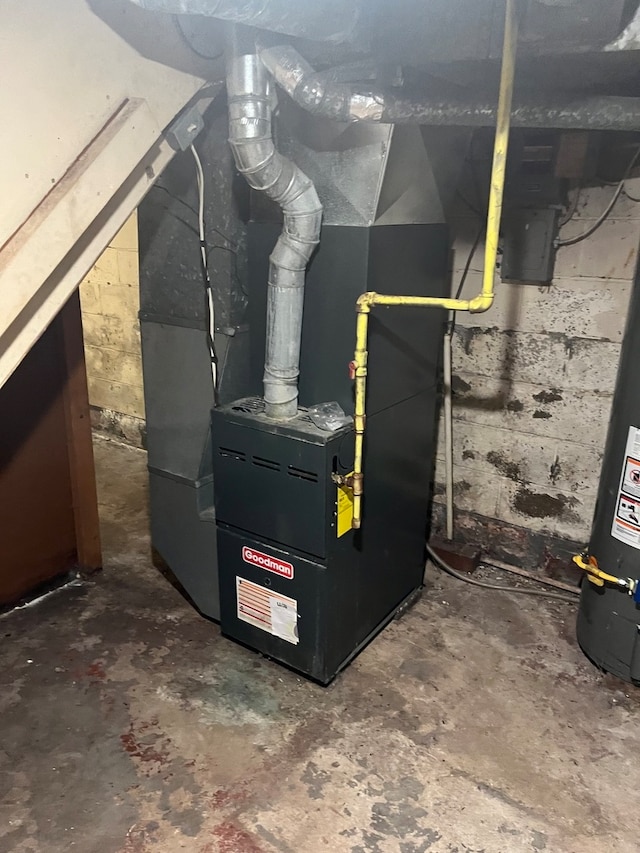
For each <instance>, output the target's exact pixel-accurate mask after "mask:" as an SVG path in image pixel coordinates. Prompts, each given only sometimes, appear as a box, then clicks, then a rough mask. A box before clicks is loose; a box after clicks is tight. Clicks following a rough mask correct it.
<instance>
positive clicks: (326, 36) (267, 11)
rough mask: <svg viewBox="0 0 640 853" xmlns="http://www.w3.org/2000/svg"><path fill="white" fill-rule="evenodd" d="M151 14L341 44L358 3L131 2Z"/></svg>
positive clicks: (354, 0)
mask: <svg viewBox="0 0 640 853" xmlns="http://www.w3.org/2000/svg"><path fill="white" fill-rule="evenodd" d="M131 2H132V3H135V4H136V6H141V7H142V8H143V9H148V10H149V11H150V12H170V13H172V14H176V15H204V16H206V17H209V18H219V19H220V20H222V21H229V22H230V23H233V24H245V25H246V26H250V27H259V28H261V29H265V30H272V31H273V32H276V33H283V34H285V35H290V36H297V37H299V38H308V39H316V40H317V41H331V42H343V41H348V40H349V39H350V38H351V37H352V36H353V34H354V31H355V29H356V25H357V23H358V21H359V18H360V10H361V5H362V4H361V0H313V3H305V4H303V5H300V4H298V5H295V6H293V5H292V3H291V0H131Z"/></svg>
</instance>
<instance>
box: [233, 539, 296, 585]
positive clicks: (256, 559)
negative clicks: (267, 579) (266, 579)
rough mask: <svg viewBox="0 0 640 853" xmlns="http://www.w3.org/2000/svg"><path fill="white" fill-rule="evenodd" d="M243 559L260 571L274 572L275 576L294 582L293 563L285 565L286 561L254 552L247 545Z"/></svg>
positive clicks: (243, 551)
mask: <svg viewBox="0 0 640 853" xmlns="http://www.w3.org/2000/svg"><path fill="white" fill-rule="evenodd" d="M242 559H243V560H244V561H245V563H249V564H250V565H251V566H257V567H258V568H259V569H266V570H267V571H268V572H273V574H274V575H280V576H281V577H283V578H288V579H289V580H293V566H292V565H291V563H285V561H284V560H277V559H276V558H275V557H270V556H269V555H268V554H263V553H262V551H254V550H253V548H247V546H246V545H244V546H243V548H242Z"/></svg>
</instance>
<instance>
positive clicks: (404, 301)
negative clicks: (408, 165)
mask: <svg viewBox="0 0 640 853" xmlns="http://www.w3.org/2000/svg"><path fill="white" fill-rule="evenodd" d="M515 6H516V0H507V9H506V17H505V30H504V42H503V48H502V69H501V72H500V94H499V99H498V118H497V125H496V136H495V142H494V148H493V165H492V169H491V189H490V192H489V210H488V214H487V236H486V243H485V255H484V272H483V277H482V289H481V291H480V293H479V294H478V295H477V296H474V297H473V299H453V298H451V299H443V298H437V297H429V296H395V295H389V294H381V293H373V292H368V293H363V294H362V296H360V298H359V299H358V301H357V303H356V312H357V315H356V348H355V353H354V358H353V361H352V363H351V376H352V378H353V379H354V380H355V414H354V428H355V456H354V466H353V477H352V480H351V484H352V486H353V520H352V527H353V528H354V529H358V528H359V527H360V526H361V524H362V495H363V491H364V474H363V455H364V434H365V424H366V393H367V359H368V352H367V341H368V332H369V314H370V312H371V308H372V307H373V306H375V305H389V306H391V305H405V306H413V307H416V308H444V309H445V310H447V311H471V312H473V313H480V312H482V311H487V310H488V309H489V308H490V307H491V305H492V303H493V296H494V279H495V266H496V258H497V254H498V238H499V234H500V219H501V215H502V197H503V193H504V183H505V175H506V166H507V152H508V148H509V128H510V120H511V103H512V100H513V80H514V74H515V59H516V50H517V43H518V17H517V14H516V8H515Z"/></svg>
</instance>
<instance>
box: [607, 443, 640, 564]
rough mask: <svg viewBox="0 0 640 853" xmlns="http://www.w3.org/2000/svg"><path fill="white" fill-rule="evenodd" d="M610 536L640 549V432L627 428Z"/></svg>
mask: <svg viewBox="0 0 640 853" xmlns="http://www.w3.org/2000/svg"><path fill="white" fill-rule="evenodd" d="M611 535H612V536H613V538H614V539H618V540H619V541H620V542H625V543H626V544H627V545H631V546H632V547H633V548H638V549H640V430H639V429H637V428H636V427H629V434H628V436H627V446H626V448H625V456H624V464H623V466H622V474H621V475H620V486H619V488H618V500H617V503H616V510H615V516H614V519H613V525H612V527H611Z"/></svg>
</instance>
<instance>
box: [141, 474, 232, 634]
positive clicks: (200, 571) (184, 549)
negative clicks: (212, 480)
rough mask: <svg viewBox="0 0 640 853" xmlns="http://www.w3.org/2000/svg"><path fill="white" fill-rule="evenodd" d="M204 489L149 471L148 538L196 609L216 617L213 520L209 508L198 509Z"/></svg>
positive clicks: (215, 566)
mask: <svg viewBox="0 0 640 853" xmlns="http://www.w3.org/2000/svg"><path fill="white" fill-rule="evenodd" d="M204 489H206V487H200V488H198V487H196V486H194V485H193V484H190V483H186V482H178V481H176V480H174V479H171V478H170V477H167V476H165V475H162V474H159V473H153V472H151V473H150V474H149V503H150V514H151V541H152V542H153V546H154V548H155V549H156V550H157V551H158V553H159V554H160V556H161V557H162V559H163V560H164V561H165V562H166V563H167V565H168V566H169V568H170V569H171V571H172V573H173V574H174V575H175V577H176V578H177V579H178V580H179V581H180V583H181V584H182V586H183V587H184V589H185V590H186V592H187V594H188V595H189V596H190V598H191V599H192V601H193V603H194V604H195V606H196V607H197V608H198V610H200V612H201V613H203V614H204V615H205V616H209V617H210V618H211V619H219V618H220V603H219V593H218V562H217V555H216V524H215V517H214V515H213V512H212V511H209V512H207V511H204V512H201V511H200V507H199V503H200V492H201V491H202V490H204Z"/></svg>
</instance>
